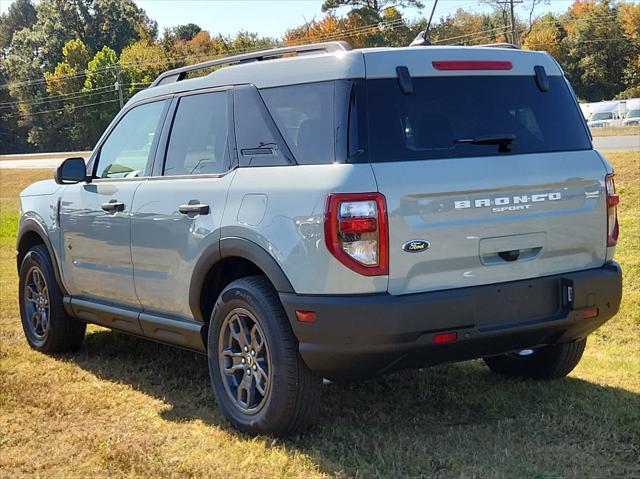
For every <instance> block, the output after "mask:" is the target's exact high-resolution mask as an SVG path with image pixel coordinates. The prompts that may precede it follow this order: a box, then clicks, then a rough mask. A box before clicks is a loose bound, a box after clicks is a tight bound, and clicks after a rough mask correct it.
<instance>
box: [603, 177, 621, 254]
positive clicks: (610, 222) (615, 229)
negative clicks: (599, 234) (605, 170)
mask: <svg viewBox="0 0 640 479" xmlns="http://www.w3.org/2000/svg"><path fill="white" fill-rule="evenodd" d="M614 176H615V175H614V174H611V175H607V176H606V177H605V178H604V185H605V190H606V193H607V246H615V245H616V243H617V242H618V233H619V232H620V227H619V226H618V203H620V197H619V196H618V195H617V194H616V183H615V181H614Z"/></svg>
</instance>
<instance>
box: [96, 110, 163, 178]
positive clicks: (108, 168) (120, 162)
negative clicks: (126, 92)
mask: <svg viewBox="0 0 640 479" xmlns="http://www.w3.org/2000/svg"><path fill="white" fill-rule="evenodd" d="M166 103H167V100H162V101H156V102H153V103H145V104H143V105H140V106H136V107H134V108H132V109H131V110H130V111H129V112H127V113H126V114H125V115H124V116H123V117H122V119H121V120H120V121H119V122H118V124H117V125H116V127H115V128H114V129H113V130H112V131H111V133H110V134H109V137H108V138H107V139H106V141H105V142H104V143H103V144H102V146H101V147H100V154H99V157H98V165H97V168H96V177H97V178H135V177H137V176H144V175H145V170H146V168H147V163H148V162H149V154H150V152H151V145H152V144H153V140H154V138H155V136H156V134H158V132H159V128H160V120H161V119H162V112H163V111H164V107H165V106H166Z"/></svg>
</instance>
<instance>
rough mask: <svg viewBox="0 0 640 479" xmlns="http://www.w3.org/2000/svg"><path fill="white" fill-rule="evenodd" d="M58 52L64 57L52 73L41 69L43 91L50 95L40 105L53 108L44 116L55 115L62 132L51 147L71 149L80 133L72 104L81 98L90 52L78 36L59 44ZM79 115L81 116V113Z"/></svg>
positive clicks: (75, 104)
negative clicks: (45, 90)
mask: <svg viewBox="0 0 640 479" xmlns="http://www.w3.org/2000/svg"><path fill="white" fill-rule="evenodd" d="M62 55H63V57H64V59H63V61H62V62H60V63H58V64H57V65H56V68H55V70H54V71H53V73H49V72H45V74H44V77H45V79H46V81H47V93H49V95H50V96H51V98H50V99H48V100H47V101H46V103H44V104H43V106H44V107H45V108H44V109H46V110H57V111H53V112H51V113H50V114H48V117H47V120H48V121H51V120H52V119H55V123H54V124H55V125H56V128H55V131H56V132H57V133H61V132H63V134H58V136H57V138H56V140H55V142H56V144H55V148H56V149H59V150H71V149H74V146H75V145H76V144H77V143H78V140H79V139H80V136H81V133H80V131H79V129H78V125H79V123H80V122H79V121H77V120H78V114H79V112H80V110H78V111H76V108H77V107H79V106H80V105H82V104H83V103H84V100H85V98H84V95H83V93H82V91H81V90H82V87H83V84H84V81H85V76H84V71H85V69H86V68H87V64H88V62H89V60H90V58H91V55H90V54H89V49H88V48H87V46H86V45H85V44H84V43H83V42H82V41H81V40H78V39H75V40H70V41H68V42H67V43H66V44H65V46H64V47H63V48H62ZM38 114H39V113H38ZM80 117H82V114H81V113H80ZM43 134H44V132H43ZM41 141H43V140H42V139H41Z"/></svg>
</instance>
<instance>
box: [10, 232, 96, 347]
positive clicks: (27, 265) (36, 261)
mask: <svg viewBox="0 0 640 479" xmlns="http://www.w3.org/2000/svg"><path fill="white" fill-rule="evenodd" d="M18 291H19V293H18V294H19V299H20V317H21V319H22V329H23V330H24V334H25V336H26V338H27V342H28V343H29V346H31V347H32V348H33V349H36V350H38V351H42V352H44V353H61V352H67V351H76V350H78V349H79V348H80V344H81V343H82V340H83V338H84V333H85V330H86V324H85V323H83V322H80V321H76V320H75V319H73V318H71V317H70V316H69V315H68V314H67V312H66V310H65V309H64V305H63V302H62V292H61V291H60V288H59V287H58V283H57V282H56V279H55V277H54V275H53V265H52V263H51V258H50V257H49V253H48V251H47V249H46V248H45V247H44V246H43V245H37V246H34V247H33V248H31V249H30V250H29V251H28V252H27V254H26V255H25V257H24V259H23V260H22V264H21V265H20V283H19V290H18Z"/></svg>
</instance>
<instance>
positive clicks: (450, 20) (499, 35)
mask: <svg viewBox="0 0 640 479" xmlns="http://www.w3.org/2000/svg"><path fill="white" fill-rule="evenodd" d="M501 21H502V20H501V19H499V18H498V16H496V14H494V15H482V14H477V13H470V12H467V11H465V10H463V9H461V8H459V9H458V10H456V12H455V13H454V14H453V15H449V16H447V17H446V18H441V19H440V20H439V21H438V22H436V23H435V24H434V25H432V27H431V29H430V32H429V37H430V39H431V41H432V42H433V43H434V44H444V45H477V44H483V43H494V42H496V41H505V36H504V35H505V33H504V29H503V28H501Z"/></svg>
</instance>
